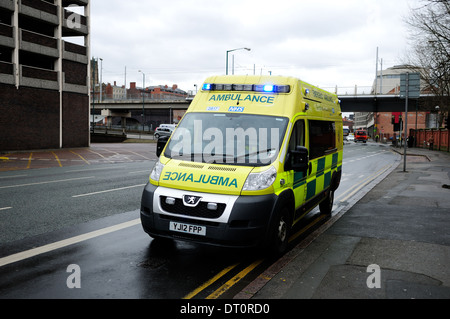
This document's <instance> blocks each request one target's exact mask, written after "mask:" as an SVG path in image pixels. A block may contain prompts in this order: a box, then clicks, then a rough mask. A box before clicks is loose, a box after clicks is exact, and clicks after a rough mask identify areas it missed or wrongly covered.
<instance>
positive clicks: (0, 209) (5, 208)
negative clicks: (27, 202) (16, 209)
mask: <svg viewBox="0 0 450 319" xmlns="http://www.w3.org/2000/svg"><path fill="white" fill-rule="evenodd" d="M8 209H12V207H3V208H0V211H2V210H8Z"/></svg>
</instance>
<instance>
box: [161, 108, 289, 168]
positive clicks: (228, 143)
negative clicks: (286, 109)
mask: <svg viewBox="0 0 450 319" xmlns="http://www.w3.org/2000/svg"><path fill="white" fill-rule="evenodd" d="M288 122H289V121H288V119H287V118H285V117H275V116H265V115H251V114H242V113H187V114H186V115H185V117H184V118H183V120H182V121H181V123H180V124H179V125H178V127H177V129H176V131H175V132H174V133H173V135H172V138H171V140H170V143H169V145H168V146H167V148H166V151H165V153H164V155H165V156H166V157H168V158H173V159H179V160H186V161H192V162H201V163H216V164H227V165H243V166H265V165H269V164H271V163H272V162H273V161H274V160H275V159H276V158H277V156H278V153H279V150H280V147H281V143H282V142H283V138H284V135H285V133H286V128H287V124H288Z"/></svg>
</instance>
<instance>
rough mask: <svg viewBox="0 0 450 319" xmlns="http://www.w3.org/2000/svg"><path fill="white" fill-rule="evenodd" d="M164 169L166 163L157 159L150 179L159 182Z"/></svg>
mask: <svg viewBox="0 0 450 319" xmlns="http://www.w3.org/2000/svg"><path fill="white" fill-rule="evenodd" d="M163 169H164V165H163V164H162V163H161V162H160V161H157V162H156V164H155V166H153V169H152V173H151V174H150V179H152V180H154V181H155V182H159V177H160V176H161V173H162V171H163Z"/></svg>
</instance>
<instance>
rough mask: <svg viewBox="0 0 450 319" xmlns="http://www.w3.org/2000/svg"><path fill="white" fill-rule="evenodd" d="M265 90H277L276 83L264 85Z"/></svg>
mask: <svg viewBox="0 0 450 319" xmlns="http://www.w3.org/2000/svg"><path fill="white" fill-rule="evenodd" d="M263 91H264V92H274V91H275V86H274V85H270V84H267V85H264V88H263Z"/></svg>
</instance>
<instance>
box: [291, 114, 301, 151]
mask: <svg viewBox="0 0 450 319" xmlns="http://www.w3.org/2000/svg"><path fill="white" fill-rule="evenodd" d="M297 146H305V121H304V120H299V121H297V122H296V123H295V126H294V130H293V131H292V135H291V140H290V141H289V150H290V151H293V150H295V149H296V147H297Z"/></svg>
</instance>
